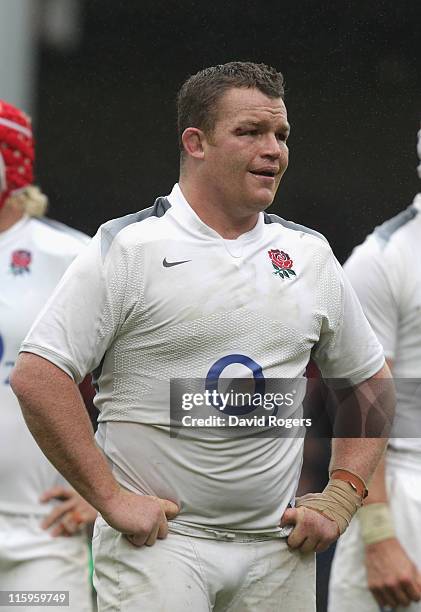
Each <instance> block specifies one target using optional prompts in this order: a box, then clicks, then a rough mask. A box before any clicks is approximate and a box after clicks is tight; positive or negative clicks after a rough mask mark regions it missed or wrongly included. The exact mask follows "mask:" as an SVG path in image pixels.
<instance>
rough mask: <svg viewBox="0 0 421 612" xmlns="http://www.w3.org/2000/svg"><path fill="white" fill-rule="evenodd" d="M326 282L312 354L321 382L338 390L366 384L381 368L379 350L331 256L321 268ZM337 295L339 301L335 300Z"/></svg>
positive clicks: (337, 264) (381, 356) (340, 271)
mask: <svg viewBox="0 0 421 612" xmlns="http://www.w3.org/2000/svg"><path fill="white" fill-rule="evenodd" d="M324 273H325V275H328V277H329V278H330V283H329V285H328V286H329V289H327V290H326V291H325V292H324V300H325V301H326V302H327V307H326V311H325V313H326V314H325V317H324V318H323V322H322V326H321V333H320V338H319V341H318V342H317V344H316V345H315V347H314V349H313V351H312V357H313V359H314V361H315V362H316V363H317V365H318V367H319V369H320V371H321V374H322V376H323V377H324V378H328V379H330V380H331V383H332V384H335V379H337V384H338V386H342V384H344V383H343V382H341V381H342V380H346V381H347V382H348V383H351V384H353V385H356V384H359V383H360V382H363V381H364V380H367V379H368V378H370V377H371V376H373V375H374V374H375V373H376V372H378V371H379V370H380V369H381V368H382V366H383V365H384V361H385V360H384V354H383V348H382V346H381V344H380V343H379V341H378V340H377V338H376V336H375V334H374V332H373V330H372V329H371V327H370V325H369V323H368V321H367V319H366V317H365V315H364V313H363V311H362V308H361V304H360V303H359V301H358V298H357V296H356V294H355V292H354V290H353V288H352V286H351V284H350V282H349V280H348V279H347V278H346V276H345V274H344V272H343V269H342V267H341V266H340V264H339V263H338V261H337V260H336V259H335V257H334V256H333V254H332V256H331V258H330V260H329V262H327V264H326V266H325V272H324ZM338 295H339V298H338Z"/></svg>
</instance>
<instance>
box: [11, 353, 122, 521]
mask: <svg viewBox="0 0 421 612" xmlns="http://www.w3.org/2000/svg"><path fill="white" fill-rule="evenodd" d="M11 385H12V389H13V391H14V392H15V394H16V395H17V397H18V399H19V403H20V405H21V408H22V412H23V416H24V418H25V421H26V423H27V425H28V427H29V429H30V431H31V433H32V435H33V436H34V438H35V440H36V442H37V443H38V445H39V446H40V448H41V449H42V451H43V452H44V454H45V455H46V456H47V457H48V459H49V460H50V461H51V463H52V464H53V465H54V466H55V467H56V468H57V469H58V470H59V472H61V474H63V476H64V477H65V478H66V480H67V481H68V482H69V483H70V484H72V485H73V487H74V488H75V489H76V490H77V491H78V492H79V493H80V494H81V495H82V496H83V497H84V498H85V499H86V500H87V501H88V502H89V503H91V504H92V505H93V506H94V507H95V508H96V509H97V510H99V511H100V512H103V511H104V510H105V508H106V507H107V505H108V502H109V500H110V499H111V498H112V497H113V496H114V495H115V494H116V493H117V491H118V490H119V486H118V484H117V482H116V480H115V479H114V477H113V475H112V473H111V470H110V468H109V466H108V464H107V461H106V459H105V457H104V455H103V454H102V452H101V451H100V450H99V448H98V447H97V446H96V443H95V439H94V434H93V429H92V425H91V423H90V420H89V417H88V415H87V412H86V409H85V406H84V403H83V400H82V398H81V395H80V393H79V390H78V387H77V385H76V384H75V383H74V382H73V380H72V379H71V378H69V377H68V376H67V374H65V373H64V372H63V371H62V370H60V369H59V368H57V367H56V366H54V365H53V364H52V363H50V362H49V361H46V360H45V359H43V358H41V357H38V356H37V355H33V354H30V353H23V354H21V355H20V356H19V358H18V361H17V364H16V368H15V370H14V372H13V373H12V378H11Z"/></svg>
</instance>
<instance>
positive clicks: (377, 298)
mask: <svg viewBox="0 0 421 612" xmlns="http://www.w3.org/2000/svg"><path fill="white" fill-rule="evenodd" d="M390 255H391V253H390V248H388V249H387V250H385V249H381V247H380V244H378V243H377V241H376V240H375V239H374V238H371V239H370V240H369V241H366V242H365V243H364V244H363V245H361V246H359V247H357V248H356V249H355V250H354V251H353V253H352V255H351V257H350V258H349V259H348V261H347V262H346V264H345V266H344V270H345V273H346V275H347V277H348V278H349V280H350V281H351V284H352V286H353V288H354V290H355V292H356V294H357V296H358V298H359V300H360V302H361V305H362V307H363V310H364V313H365V315H366V317H367V319H368V320H369V322H370V325H371V327H372V328H373V330H374V332H375V334H376V336H377V338H378V339H379V341H380V343H381V344H382V346H383V349H384V352H385V355H386V357H387V358H390V359H393V358H394V357H395V351H396V343H397V329H398V321H399V304H398V301H397V293H399V289H398V286H397V285H398V284H399V279H398V278H395V275H396V273H395V268H396V266H395V265H391V266H388V265H387V259H390ZM392 258H393V256H392ZM396 261H399V257H398V258H397V259H395V262H396ZM395 262H393V263H395Z"/></svg>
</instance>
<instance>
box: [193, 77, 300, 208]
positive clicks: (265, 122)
mask: <svg viewBox="0 0 421 612" xmlns="http://www.w3.org/2000/svg"><path fill="white" fill-rule="evenodd" d="M288 134H289V124H288V121H287V112H286V108H285V104H284V102H283V100H282V99H281V98H269V97H267V96H266V95H265V94H264V93H262V92H261V91H260V90H259V89H255V88H238V87H235V88H232V89H229V90H228V91H226V92H225V94H224V95H223V96H222V98H221V99H220V101H219V104H218V111H217V120H216V124H215V127H214V130H213V131H212V133H210V134H208V135H207V136H206V139H205V143H204V153H205V156H204V161H205V164H204V168H203V169H204V173H205V177H206V181H207V184H208V186H209V187H210V188H211V189H212V190H213V192H214V193H216V194H217V197H218V199H219V201H220V202H221V205H223V206H224V207H225V208H226V209H229V210H232V212H233V213H234V214H235V215H236V216H240V217H242V216H246V215H249V214H252V213H256V212H260V211H262V210H264V209H265V208H267V207H268V206H269V205H270V204H271V203H272V201H273V198H274V197H275V194H276V190H277V189H278V185H279V182H280V180H281V177H282V175H283V173H284V172H285V170H286V169H287V166H288V147H287V145H286V140H287V138H288Z"/></svg>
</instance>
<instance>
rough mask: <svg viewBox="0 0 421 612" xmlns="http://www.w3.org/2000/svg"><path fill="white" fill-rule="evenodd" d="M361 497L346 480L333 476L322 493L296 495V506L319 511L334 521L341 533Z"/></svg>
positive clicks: (358, 504)
mask: <svg viewBox="0 0 421 612" xmlns="http://www.w3.org/2000/svg"><path fill="white" fill-rule="evenodd" d="M361 502H362V499H361V497H360V496H359V495H358V493H357V492H356V491H354V489H353V488H352V487H351V486H350V484H349V483H348V482H344V481H343V480H338V479H337V478H334V479H332V480H329V482H328V484H327V485H326V487H325V489H324V490H323V491H322V493H309V494H308V495H303V497H297V499H296V502H295V505H296V507H297V508H299V507H300V506H304V507H305V508H310V509H311V510H316V512H320V514H323V516H326V517H327V518H328V519H330V520H332V521H335V522H336V523H337V525H338V527H339V533H340V534H342V533H343V532H344V531H345V529H346V528H347V527H348V525H349V523H350V521H351V519H352V517H353V516H354V514H355V513H356V511H357V510H358V508H359V507H360V506H361Z"/></svg>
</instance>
